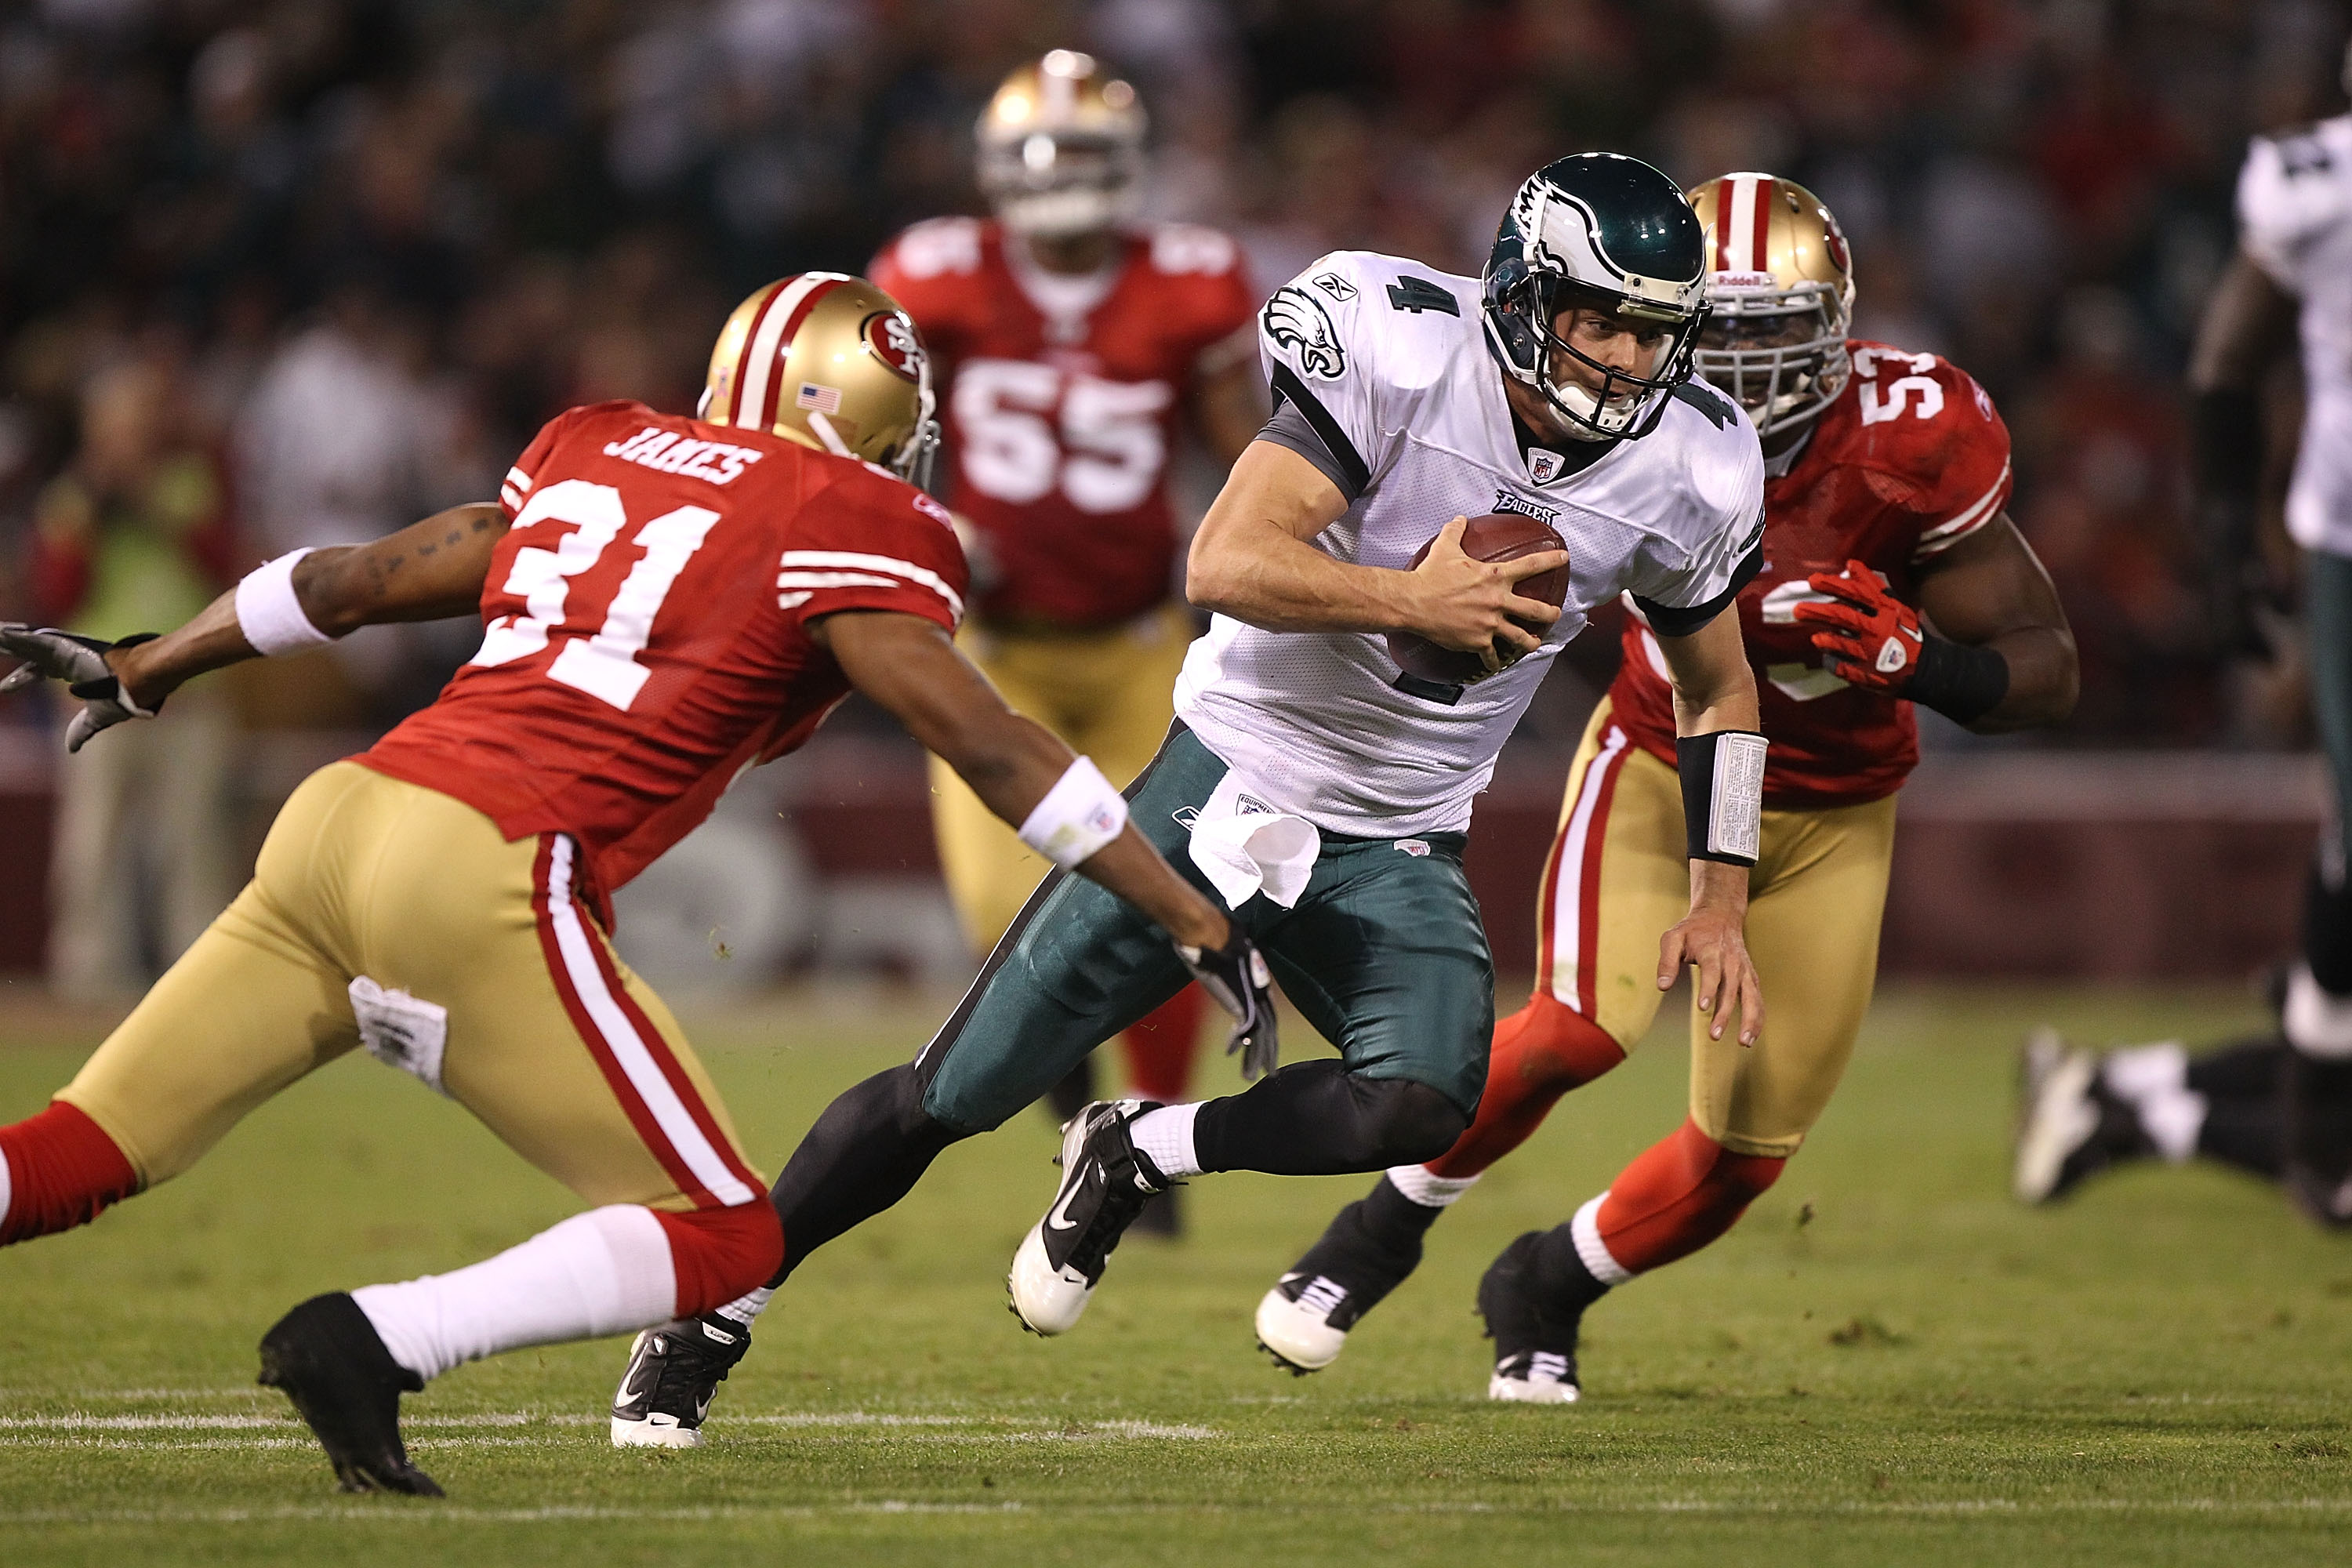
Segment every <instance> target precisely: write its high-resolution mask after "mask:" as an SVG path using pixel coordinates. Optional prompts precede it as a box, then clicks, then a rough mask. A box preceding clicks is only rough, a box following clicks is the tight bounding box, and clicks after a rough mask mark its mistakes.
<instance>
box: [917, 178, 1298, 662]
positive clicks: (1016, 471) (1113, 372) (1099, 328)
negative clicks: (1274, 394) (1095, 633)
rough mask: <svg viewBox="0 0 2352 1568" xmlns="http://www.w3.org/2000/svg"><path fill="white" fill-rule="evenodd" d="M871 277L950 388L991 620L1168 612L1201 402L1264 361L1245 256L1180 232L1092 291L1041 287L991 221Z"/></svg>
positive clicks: (1068, 621) (958, 502)
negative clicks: (1254, 360) (1175, 505)
mask: <svg viewBox="0 0 2352 1568" xmlns="http://www.w3.org/2000/svg"><path fill="white" fill-rule="evenodd" d="M873 279H874V281H875V283H876V284H877V285H878V286H880V287H881V288H882V289H886V290H887V291H888V293H889V294H890V296H891V297H892V298H893V299H895V300H898V303H900V304H901V305H904V306H905V307H906V308H907V313H908V315H910V316H912V317H914V319H915V324H916V325H917V326H918V327H919V328H921V329H922V332H923V342H924V343H925V345H926V346H927V347H928V348H929V350H930V351H931V355H932V361H933V363H935V364H937V365H940V367H941V371H942V374H943V375H944V378H945V383H946V387H947V390H946V394H945V403H946V408H947V417H946V424H947V437H948V445H949V451H950V458H951V459H952V463H953V469H952V472H951V474H950V489H949V495H948V500H949V503H950V505H952V506H953V507H954V508H955V509H956V510H957V511H959V512H961V513H962V514H963V515H964V516H965V517H966V518H968V519H970V520H971V523H972V525H973V526H974V527H975V528H976V529H977V530H978V531H980V534H981V537H982V541H983V542H985V545H986V550H987V553H988V556H989V557H990V560H989V562H988V563H987V565H988V567H989V568H992V574H990V575H989V577H988V580H986V581H984V584H983V586H984V590H985V591H984V592H983V593H982V595H981V597H980V601H979V613H980V614H981V615H982V616H983V617H984V618H987V619H992V620H1039V621H1046V622H1050V623H1053V624H1055V625H1058V626H1101V625H1106V624H1108V623H1111V622H1116V621H1121V620H1125V619H1128V618H1129V617H1130V616H1137V615H1139V614H1141V613H1142V612H1143V611H1145V610H1148V609H1150V608H1151V607H1152V606H1153V605H1157V604H1159V603H1160V602H1161V601H1162V600H1164V599H1166V598H1167V597H1168V595H1169V593H1170V590H1171V586H1172V584H1173V571H1174V567H1175V552H1176V543H1177V539H1176V520H1175V514H1174V512H1173V510H1171V507H1170V506H1169V501H1168V484H1167V475H1168V457H1169V453H1170V452H1171V449H1172V448H1173V447H1174V445H1175V442H1176V438H1177V428H1178V421H1179V418H1180V416H1181V413H1182V410H1183V405H1184V401H1185V395H1186V394H1187V393H1189V392H1190V391H1191V390H1192V385H1193V384H1194V382H1195V380H1196V379H1197V378H1198V377H1199V375H1200V374H1202V370H1203V368H1204V365H1205V366H1206V368H1209V369H1211V370H1213V369H1215V368H1217V367H1218V365H1219V363H1220V355H1221V353H1224V352H1230V353H1232V354H1233V355H1234V357H1236V358H1240V357H1245V356H1247V355H1248V354H1250V353H1253V352H1254V351H1255V339H1254V337H1253V335H1252V334H1253V332H1254V330H1255V328H1254V321H1255V310H1256V301H1255V300H1254V299H1253V298H1252V296H1251V294H1250V290H1249V285H1248V283H1247V281H1246V279H1244V275H1243V271H1242V264H1241V250H1240V247H1237V246H1235V245H1234V242H1233V241H1232V240H1231V239H1228V238H1227V237H1225V236H1223V235H1222V234H1219V233H1218V232H1216V231H1215V230H1214V229H1207V228H1195V227H1192V226H1189V225H1181V224H1167V225H1160V226H1155V227H1152V228H1149V229H1142V230H1137V231H1134V232H1130V233H1127V234H1123V235H1122V236H1120V237H1119V258H1118V261H1117V263H1116V264H1115V268H1114V270H1113V271H1112V273H1111V275H1110V277H1109V279H1108V283H1107V284H1102V285H1097V287H1096V288H1095V289H1088V288H1087V284H1086V283H1085V282H1084V281H1079V282H1076V283H1072V282H1070V281H1069V280H1066V279H1055V278H1051V277H1046V278H1042V279H1041V278H1040V277H1039V276H1038V275H1037V273H1036V272H1035V270H1034V268H1029V267H1027V266H1025V265H1024V264H1023V263H1020V262H1019V261H1017V260H1016V259H1015V258H1013V257H1012V256H1011V255H1009V254H1008V252H1007V248H1006V240H1005V237H1004V233H1003V229H1002V228H1000V227H999V226H997V225H996V224H995V223H994V222H992V221H986V220H982V219H979V218H968V217H952V218H936V219H933V220H932V221H930V222H929V223H919V224H917V225H916V226H914V227H912V228H910V229H908V231H907V232H906V233H905V234H903V235H901V236H899V237H898V239H896V240H894V241H893V242H892V243H891V244H890V245H889V246H888V247H886V248H885V249H884V250H883V252H882V254H881V255H880V256H878V257H877V258H875V261H874V268H873ZM1090 295H1091V297H1089V296H1090ZM984 571H985V569H984Z"/></svg>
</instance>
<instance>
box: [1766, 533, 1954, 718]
mask: <svg viewBox="0 0 2352 1568" xmlns="http://www.w3.org/2000/svg"><path fill="white" fill-rule="evenodd" d="M1806 581H1807V582H1808V583H1809V584H1811V586H1812V590H1813V592H1815V593H1816V594H1827V595H1829V596H1830V601H1831V602H1830V603H1828V604H1826V605H1810V604H1808V605H1798V606H1797V607H1796V608H1795V609H1794V610H1792V611H1790V618H1791V619H1794V620H1797V621H1801V622H1802V623H1804V624H1805V625H1807V626H1819V627H1821V628H1822V629H1821V630H1820V631H1817V632H1815V633H1814V634H1813V646H1814V647H1817V648H1820V649H1821V650H1822V652H1823V653H1825V654H1828V655H1829V656H1830V672H1831V673H1832V674H1833V675H1835V676H1836V677H1838V679H1841V680H1843V681H1844V682H1845V683H1846V684H1847V685H1849V686H1859V687H1862V688H1863V689H1865V690H1868V691H1878V692H1884V693H1885V695H1887V696H1889V697H1900V696H1902V695H1903V689H1904V688H1906V687H1907V686H1909V685H1910V684H1911V678H1912V677H1913V676H1915V675H1916V674H1918V673H1919V650H1920V649H1921V648H1922V647H1925V646H1926V645H1927V632H1926V630H1925V628H1923V627H1922V626H1920V625H1919V612H1918V611H1916V610H1915V609H1913V608H1912V607H1911V606H1910V605H1906V604H1905V603H1904V602H1903V601H1902V600H1900V599H1898V598H1896V597H1895V595H1892V594H1890V593H1888V592H1887V591H1886V584H1884V583H1881V582H1880V581H1879V580H1878V574H1877V573H1875V572H1873V571H1872V570H1871V569H1870V568H1869V567H1867V566H1865V565H1864V564H1863V563H1861V562H1859V561H1849V562H1847V563H1845V571H1844V572H1843V573H1835V572H1816V573H1814V574H1812V575H1811V577H1809V578H1807V579H1806Z"/></svg>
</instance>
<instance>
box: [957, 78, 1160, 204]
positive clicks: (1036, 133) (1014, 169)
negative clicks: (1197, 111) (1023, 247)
mask: <svg viewBox="0 0 2352 1568" xmlns="http://www.w3.org/2000/svg"><path fill="white" fill-rule="evenodd" d="M1144 130H1145V121H1144V114H1143V105H1142V103H1141V102H1140V101H1139V100H1138V99H1137V97H1136V93H1135V89H1133V88H1132V87H1129V85H1128V84H1127V83H1126V82H1123V81H1119V80H1118V79H1112V78H1108V77H1106V76H1105V75H1104V73H1103V72H1102V70H1101V68H1100V67H1099V66H1098V65H1097V62H1096V61H1095V59H1094V58H1093V57H1092V56H1090V55H1082V54H1078V53H1076V51H1074V50H1070V49H1055V50H1054V51H1053V52H1052V53H1051V54H1048V55H1046V56H1045V58H1042V59H1039V60H1036V61H1034V62H1033V63H1031V64H1029V65H1025V66H1023V67H1021V68H1019V69H1017V70H1015V71H1014V72H1013V74H1012V75H1011V76H1009V77H1007V78H1005V79H1004V82H1003V86H1001V87H999V88H998V89H996V96H995V97H993V98H992V99H991V100H989V104H988V108H987V110H985V111H984V112H983V113H982V115H981V117H980V124H979V127H978V131H977V135H978V138H979V142H980V187H981V190H982V193H983V194H985V195H987V197H988V199H989V202H990V204H991V205H993V206H994V208H995V209H996V216H997V217H998V219H999V220H1000V221H1001V222H1002V223H1003V225H1004V226H1005V227H1006V228H1008V229H1011V230H1012V231H1013V233H1015V234H1018V235H1023V236H1025V237H1030V238H1034V239H1045V240H1055V239H1072V238H1076V237H1079V236H1081V235H1087V234H1097V233H1101V232H1103V231H1104V230H1107V229H1111V228H1116V227H1117V226H1118V225H1120V224H1121V223H1124V222H1126V221H1127V220H1129V218H1132V217H1133V216H1135V213H1136V211H1137V208H1138V206H1139V204H1140V202H1141V200H1142V182H1143V137H1144Z"/></svg>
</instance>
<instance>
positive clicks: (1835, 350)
mask: <svg viewBox="0 0 2352 1568" xmlns="http://www.w3.org/2000/svg"><path fill="white" fill-rule="evenodd" d="M1690 205H1691V210H1692V211H1693V212H1694V213H1695V214H1696V215H1697V217H1698V221H1699V223H1700V225H1701V226H1703V227H1704V228H1705V229H1706V249H1707V264H1708V268H1709V270H1710V278H1709V289H1708V295H1709V300H1710V302H1711V304H1712V306H1713V310H1712V313H1711V315H1710V317H1709V319H1708V321H1707V323H1706V329H1705V330H1704V331H1701V332H1700V333H1699V339H1698V347H1697V350H1696V354H1695V356H1694V357H1695V363H1696V365H1697V368H1698V373H1699V374H1701V375H1703V376H1705V377H1706V379H1707V381H1708V382H1710V383H1711V384H1714V385H1715V386H1716V387H1717V389H1718V390H1720V391H1722V392H1723V393H1725V394H1727V395H1728V396H1730V397H1731V399H1732V400H1733V401H1734V402H1736V403H1738V405H1740V407H1742V408H1744V409H1746V410H1747V411H1748V418H1749V419H1750V420H1752V421H1753V422H1754V423H1755V426H1756V432H1757V434H1758V435H1759V436H1769V435H1771V434H1772V433H1773V432H1774V431H1776V430H1789V429H1794V428H1796V427H1798V426H1803V425H1807V424H1810V423H1811V422H1812V421H1813V420H1815V419H1817V418H1819V417H1820V416H1821V414H1822V410H1823V409H1825V408H1827V407H1828V406H1829V405H1831V404H1832V402H1834V401H1836V398H1837V395H1838V394H1839V393H1841V392H1843V390H1845V384H1846V381H1847V379H1848V377H1849V376H1850V375H1851V374H1852V373H1853V361H1852V360H1851V359H1850V358H1849V357H1848V354H1847V351H1846V329H1847V328H1848V326H1850V325H1851V324H1852V322H1853V255H1852V253H1851V252H1850V251H1849V250H1848V249H1847V248H1846V243H1845V235H1844V234H1843V231H1841V230H1840V229H1839V227H1838V222H1837V219H1836V218H1834V217H1832V216H1830V209H1829V208H1827V207H1826V206H1823V205H1822V201H1821V198H1820V197H1819V196H1816V195H1813V193H1812V192H1811V191H1809V190H1807V189H1805V187H1804V186H1802V185H1801V184H1797V183H1796V182H1795V181H1793V180H1783V179H1779V178H1776V177H1775V176H1773V175H1770V174H1725V175H1723V176H1722V177H1720V178H1718V179H1713V180H1709V181H1707V182H1706V184H1703V185H1701V186H1699V187H1698V188H1697V189H1696V190H1694V191H1692V192H1691V194H1690Z"/></svg>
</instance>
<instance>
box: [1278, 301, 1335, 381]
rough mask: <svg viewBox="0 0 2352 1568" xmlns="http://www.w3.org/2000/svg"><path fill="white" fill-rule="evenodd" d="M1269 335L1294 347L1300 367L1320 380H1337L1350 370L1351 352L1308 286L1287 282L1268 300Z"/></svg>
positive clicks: (1288, 346)
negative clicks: (1304, 287)
mask: <svg viewBox="0 0 2352 1568" xmlns="http://www.w3.org/2000/svg"><path fill="white" fill-rule="evenodd" d="M1265 335H1266V336H1267V337H1270V338H1272V339H1273V340H1274V341H1275V342H1277V343H1280V344H1282V345H1284V346H1286V347H1287V348H1290V349H1291V350H1292V351H1293V352H1294V353H1296V354H1297V358H1298V368H1299V369H1301V370H1303V371H1305V372H1306V373H1307V374H1309V375H1311V376H1314V377H1316V378H1317V379H1318V380H1320V381H1337V380H1339V378H1340V377H1341V376H1342V375H1345V374H1347V371H1348V351H1347V350H1346V349H1343V348H1341V347H1340V346H1339V332H1338V331H1337V330H1336V329H1335V328H1334V327H1333V326H1332V325H1331V318H1330V316H1329V314H1328V312H1326V311H1325V310H1324V309H1323V306H1322V303H1321V301H1319V300H1317V299H1316V298H1315V296H1314V295H1312V294H1309V293H1307V291H1306V290H1305V289H1300V288H1297V287H1296V286H1295V285H1285V286H1284V287H1282V288H1280V289H1276V290H1275V291H1274V298H1273V299H1271V300H1267V301H1266V302H1265Z"/></svg>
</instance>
